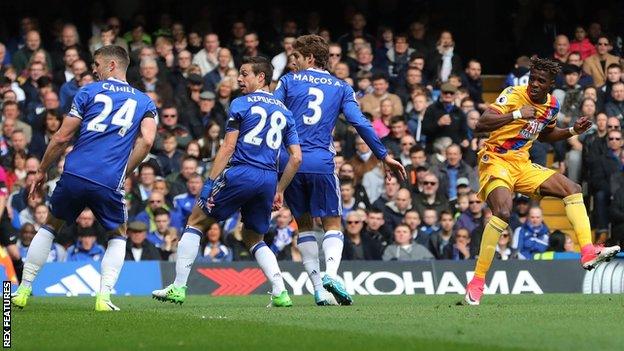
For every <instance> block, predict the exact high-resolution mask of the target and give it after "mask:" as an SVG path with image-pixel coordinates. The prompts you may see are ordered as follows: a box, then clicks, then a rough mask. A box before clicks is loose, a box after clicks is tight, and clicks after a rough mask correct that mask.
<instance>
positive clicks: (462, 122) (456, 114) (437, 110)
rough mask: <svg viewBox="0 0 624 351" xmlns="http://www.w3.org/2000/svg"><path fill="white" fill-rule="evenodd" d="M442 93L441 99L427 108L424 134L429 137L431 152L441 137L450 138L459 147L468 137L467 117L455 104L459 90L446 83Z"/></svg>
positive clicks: (428, 142) (441, 89) (443, 85)
mask: <svg viewBox="0 0 624 351" xmlns="http://www.w3.org/2000/svg"><path fill="white" fill-rule="evenodd" d="M440 91H441V95H440V98H439V99H438V101H436V102H434V103H433V104H431V105H429V107H427V111H426V112H425V118H424V119H423V133H424V134H425V135H426V136H427V148H428V149H429V150H431V149H432V146H433V142H434V141H435V140H436V139H438V138H440V137H449V138H451V140H452V141H453V143H454V144H458V145H459V144H461V143H462V141H464V140H466V137H467V130H466V116H465V115H464V113H463V112H462V110H461V109H460V108H459V107H457V106H456V105H455V103H454V101H455V93H457V88H456V87H455V86H454V85H452V84H450V83H444V84H442V87H441V88H440Z"/></svg>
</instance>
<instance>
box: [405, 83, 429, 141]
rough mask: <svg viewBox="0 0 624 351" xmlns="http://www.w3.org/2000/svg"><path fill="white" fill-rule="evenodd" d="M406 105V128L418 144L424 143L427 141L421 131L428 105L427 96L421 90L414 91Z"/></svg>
mask: <svg viewBox="0 0 624 351" xmlns="http://www.w3.org/2000/svg"><path fill="white" fill-rule="evenodd" d="M410 104H411V105H410ZM407 106H408V107H407V108H406V109H407V110H408V111H407V114H406V119H407V129H409V132H410V134H412V136H413V137H414V139H416V142H417V143H418V144H424V143H426V142H427V136H426V135H425V134H424V133H423V119H424V118H425V112H426V111H427V107H428V103H427V96H426V95H425V94H423V93H421V92H414V93H412V94H411V101H410V102H409V103H408V105H407ZM409 107H412V108H411V109H409Z"/></svg>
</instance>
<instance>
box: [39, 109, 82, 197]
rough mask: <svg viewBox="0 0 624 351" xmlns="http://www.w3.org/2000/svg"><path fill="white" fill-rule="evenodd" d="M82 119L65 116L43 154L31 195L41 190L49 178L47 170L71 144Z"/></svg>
mask: <svg viewBox="0 0 624 351" xmlns="http://www.w3.org/2000/svg"><path fill="white" fill-rule="evenodd" d="M81 122H82V119H80V118H77V117H72V116H67V117H65V118H63V123H62V124H61V127H60V128H59V130H58V131H56V133H54V135H53V136H52V138H51V139H50V143H49V144H48V148H47V149H46V152H45V154H44V155H43V159H42V160H41V164H40V165H39V169H38V170H37V175H36V178H35V181H34V182H33V184H32V186H31V187H30V193H29V196H32V194H34V192H35V191H40V190H41V189H42V188H43V185H44V184H45V182H46V180H47V177H48V176H47V172H48V168H50V165H52V163H54V162H56V160H58V158H59V157H61V155H62V154H63V152H65V149H66V148H67V146H68V145H69V142H70V141H71V140H72V138H73V137H74V133H76V130H78V128H80V123H81Z"/></svg>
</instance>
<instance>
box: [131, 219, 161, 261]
mask: <svg viewBox="0 0 624 351" xmlns="http://www.w3.org/2000/svg"><path fill="white" fill-rule="evenodd" d="M158 260H160V252H159V251H158V249H157V248H156V246H154V244H152V243H151V242H149V241H148V240H147V225H146V224H145V223H143V222H139V221H134V222H130V224H128V241H127V243H126V261H158Z"/></svg>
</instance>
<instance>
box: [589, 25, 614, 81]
mask: <svg viewBox="0 0 624 351" xmlns="http://www.w3.org/2000/svg"><path fill="white" fill-rule="evenodd" d="M612 48H613V46H612V43H611V40H610V39H609V37H607V36H606V35H600V37H598V42H596V53H595V54H593V55H591V56H589V57H588V58H586V59H585V61H584V62H583V71H585V73H587V74H589V75H591V76H592V78H593V79H594V85H595V86H597V87H599V86H601V85H603V84H604V83H605V81H606V80H607V67H609V66H610V65H611V64H613V63H619V64H621V60H620V58H619V57H617V56H615V55H611V54H610V53H609V51H610V50H611V49H612ZM603 62H604V63H603Z"/></svg>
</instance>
